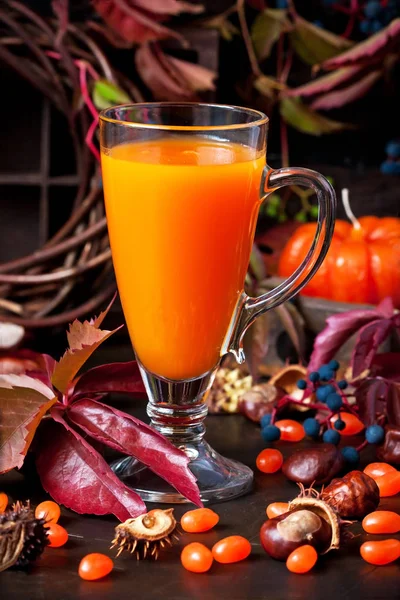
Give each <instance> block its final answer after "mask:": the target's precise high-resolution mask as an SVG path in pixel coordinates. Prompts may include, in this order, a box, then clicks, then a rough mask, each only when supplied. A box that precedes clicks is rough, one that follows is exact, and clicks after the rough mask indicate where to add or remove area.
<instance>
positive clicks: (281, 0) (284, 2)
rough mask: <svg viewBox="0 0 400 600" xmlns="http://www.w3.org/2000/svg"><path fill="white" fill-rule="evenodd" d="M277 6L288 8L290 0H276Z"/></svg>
mask: <svg viewBox="0 0 400 600" xmlns="http://www.w3.org/2000/svg"><path fill="white" fill-rule="evenodd" d="M276 8H281V9H285V8H288V0H276Z"/></svg>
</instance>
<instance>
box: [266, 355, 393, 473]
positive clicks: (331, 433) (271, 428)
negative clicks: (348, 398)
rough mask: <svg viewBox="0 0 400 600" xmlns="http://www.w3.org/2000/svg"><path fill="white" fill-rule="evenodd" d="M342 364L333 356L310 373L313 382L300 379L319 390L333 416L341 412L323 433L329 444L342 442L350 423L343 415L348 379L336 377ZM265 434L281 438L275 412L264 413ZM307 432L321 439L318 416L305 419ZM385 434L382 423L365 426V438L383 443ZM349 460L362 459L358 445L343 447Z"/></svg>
mask: <svg viewBox="0 0 400 600" xmlns="http://www.w3.org/2000/svg"><path fill="white" fill-rule="evenodd" d="M339 367H340V364H339V363H338V361H337V360H331V361H330V362H329V363H328V364H326V365H322V366H321V367H320V368H319V369H318V371H313V372H311V373H310V374H309V377H308V379H309V383H308V382H307V381H306V380H305V379H299V381H298V382H297V387H298V388H299V389H300V390H303V391H305V390H307V389H308V388H309V386H311V389H312V390H313V392H314V393H315V396H316V398H317V400H318V401H319V402H320V403H321V404H326V406H327V408H328V409H329V411H330V412H331V414H332V416H335V415H336V416H337V418H336V420H335V421H334V423H333V428H331V427H329V428H328V429H325V431H323V433H322V441H323V442H325V443H327V444H334V445H335V446H336V445H338V444H339V442H340V440H341V434H340V432H341V431H343V429H344V428H345V427H346V423H345V422H344V420H343V419H342V418H341V416H340V414H341V413H340V411H341V409H342V408H343V404H344V402H343V398H344V396H343V395H342V392H343V391H344V390H345V389H346V388H347V387H348V383H347V381H346V380H345V379H341V380H338V381H336V374H337V371H338V369H339ZM260 425H261V435H262V437H263V439H264V440H265V441H266V442H275V441H277V440H279V439H280V436H281V432H280V429H279V428H278V427H277V426H276V425H273V424H272V423H271V415H269V414H268V415H264V416H263V417H262V418H261V420H260ZM303 428H304V433H305V434H306V435H307V436H309V437H311V438H313V439H319V438H320V436H321V429H323V426H322V425H321V423H320V422H319V421H318V420H317V419H315V418H312V417H310V418H308V419H305V421H304V422H303ZM384 437H385V431H384V429H383V427H381V426H380V425H370V426H369V427H367V428H366V430H365V440H366V442H367V443H369V444H380V443H381V442H383V440H384ZM341 452H342V454H343V457H344V459H345V460H346V462H348V463H351V464H356V463H358V462H359V459H360V455H359V452H358V450H357V449H356V448H354V447H352V446H346V447H344V448H342V449H341Z"/></svg>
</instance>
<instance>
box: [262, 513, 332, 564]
mask: <svg viewBox="0 0 400 600" xmlns="http://www.w3.org/2000/svg"><path fill="white" fill-rule="evenodd" d="M260 540H261V544H262V546H263V548H264V550H265V552H266V553H267V554H269V555H270V556H271V557H272V558H275V559H276V560H286V559H287V557H288V556H289V554H290V553H291V552H293V550H296V548H298V547H299V546H303V545H304V544H308V545H311V546H313V547H314V548H315V549H316V550H317V552H318V553H320V554H322V553H323V552H326V551H327V550H328V549H329V547H330V544H331V540H332V528H331V526H330V525H329V523H328V522H327V521H326V520H324V519H323V518H322V517H320V516H319V515H317V514H316V513H315V512H313V511H312V510H307V509H298V510H297V509H295V510H292V511H289V512H287V513H284V514H283V515H280V516H279V517H275V518H274V519H269V521H266V522H265V523H264V524H263V525H262V527H261V530H260Z"/></svg>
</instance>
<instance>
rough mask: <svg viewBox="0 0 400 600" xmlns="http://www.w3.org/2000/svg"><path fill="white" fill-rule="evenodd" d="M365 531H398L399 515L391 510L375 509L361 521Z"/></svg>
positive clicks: (399, 527)
mask: <svg viewBox="0 0 400 600" xmlns="http://www.w3.org/2000/svg"><path fill="white" fill-rule="evenodd" d="M362 526H363V529H364V531H366V532H367V533H377V534H380V533H398V532H399V531H400V515H398V514H397V513H395V512H393V511H391V510H375V511H374V512H372V513H370V514H369V515H367V516H366V517H365V518H364V519H363V522H362Z"/></svg>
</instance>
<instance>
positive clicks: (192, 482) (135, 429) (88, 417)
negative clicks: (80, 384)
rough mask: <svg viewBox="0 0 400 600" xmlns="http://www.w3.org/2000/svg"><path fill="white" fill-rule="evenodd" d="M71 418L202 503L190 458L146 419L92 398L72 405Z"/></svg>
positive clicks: (196, 502) (88, 433)
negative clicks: (145, 420) (190, 465)
mask: <svg viewBox="0 0 400 600" xmlns="http://www.w3.org/2000/svg"><path fill="white" fill-rule="evenodd" d="M68 418H69V419H70V421H72V423H74V424H75V425H77V426H78V427H80V428H81V429H82V430H83V431H84V432H85V433H86V434H87V435H90V436H91V437H92V438H94V439H95V440H97V441H99V442H101V443H102V444H105V445H106V446H110V447H111V448H114V449H115V450H118V451H119V452H122V453H123V454H127V455H130V456H134V457H135V458H137V459H138V460H139V461H140V462H141V463H143V464H145V465H146V466H148V467H149V468H150V469H151V470H152V471H153V472H154V473H156V474H157V475H159V476H160V477H162V478H163V479H165V480H166V481H168V482H169V483H170V484H171V485H172V486H174V487H175V488H176V489H177V490H178V492H180V493H181V494H183V495H184V496H185V497H186V498H188V500H190V501H191V502H193V503H194V504H197V505H198V506H201V505H202V504H201V500H200V495H199V490H198V487H197V485H196V479H195V477H194V475H193V474H192V472H191V471H190V470H189V468H188V465H189V462H190V461H189V459H188V457H187V456H186V455H185V454H184V452H182V451H181V450H178V449H177V448H176V447H175V446H173V445H172V444H171V443H170V442H169V441H168V440H166V439H165V438H164V437H163V436H162V435H160V434H159V433H158V432H156V431H155V430H154V429H152V428H151V427H149V426H148V425H146V424H145V423H143V422H142V421H140V420H138V419H136V418H135V417H132V416H130V415H128V414H126V413H123V412H121V411H119V410H117V409H116V408H113V407H111V406H106V405H105V404H101V403H100V402H97V401H95V400H91V399H89V398H84V399H82V400H77V401H76V402H74V403H73V404H71V405H70V406H69V408H68Z"/></svg>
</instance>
